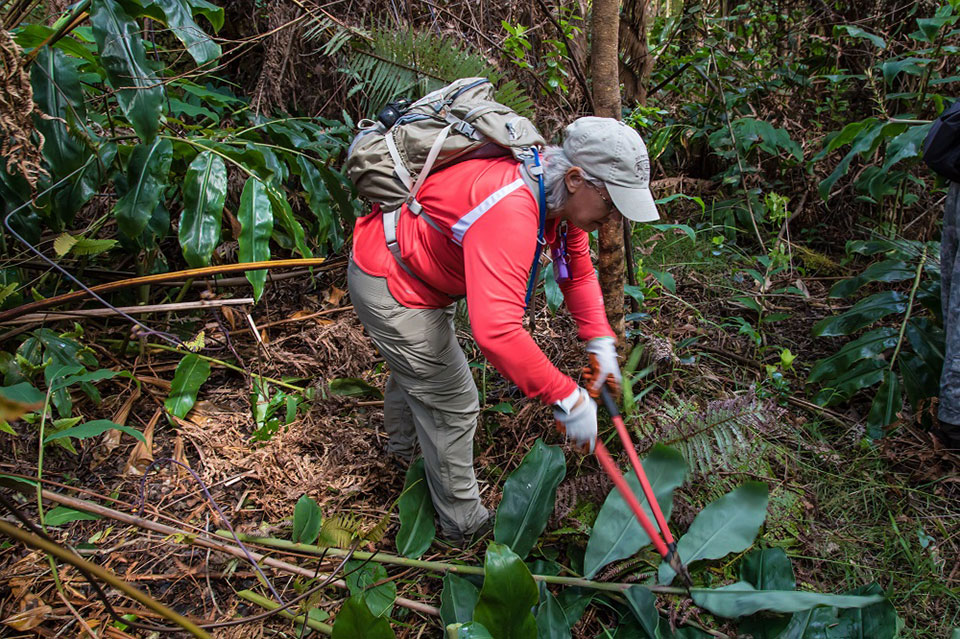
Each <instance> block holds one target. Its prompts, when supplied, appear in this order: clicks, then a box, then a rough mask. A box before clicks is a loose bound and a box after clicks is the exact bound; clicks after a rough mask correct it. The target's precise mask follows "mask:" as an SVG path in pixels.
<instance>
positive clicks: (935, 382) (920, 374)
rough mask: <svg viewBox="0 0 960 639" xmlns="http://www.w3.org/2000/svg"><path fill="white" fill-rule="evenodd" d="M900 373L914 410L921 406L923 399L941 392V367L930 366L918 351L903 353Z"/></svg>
mask: <svg viewBox="0 0 960 639" xmlns="http://www.w3.org/2000/svg"><path fill="white" fill-rule="evenodd" d="M900 375H901V376H902V377H903V390H904V391H905V392H906V393H907V398H908V399H909V400H910V405H911V406H913V408H914V410H916V409H918V408H919V407H920V401H921V400H923V399H926V398H927V397H935V396H937V395H938V394H939V393H940V369H932V368H930V367H929V366H927V364H926V363H925V362H924V361H923V360H922V359H921V358H920V357H919V356H918V355H917V354H916V353H901V355H900Z"/></svg>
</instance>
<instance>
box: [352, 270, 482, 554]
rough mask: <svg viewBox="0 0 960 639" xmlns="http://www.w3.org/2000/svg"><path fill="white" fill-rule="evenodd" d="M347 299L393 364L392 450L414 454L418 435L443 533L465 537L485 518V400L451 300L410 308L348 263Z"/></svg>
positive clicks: (387, 397)
mask: <svg viewBox="0 0 960 639" xmlns="http://www.w3.org/2000/svg"><path fill="white" fill-rule="evenodd" d="M347 281H348V284H349V289H350V300H351V301H352V302H353V306H354V308H355V309H356V311H357V315H358V316H359V317H360V321H361V322H362V323H363V326H364V328H366V329H367V333H368V334H369V335H370V339H371V340H373V343H374V345H375V346H376V347H377V349H378V350H379V351H380V354H381V355H383V357H384V359H385V360H386V361H387V364H388V365H389V366H390V377H389V379H388V380H387V386H386V391H385V393H384V403H383V427H384V430H385V431H386V433H387V451H388V452H390V453H395V454H397V455H400V456H403V457H407V458H412V457H413V454H414V447H415V445H416V443H417V442H419V444H420V450H421V451H422V453H423V458H424V466H425V468H426V475H427V485H428V486H429V488H430V494H431V496H432V497H433V505H434V507H435V508H436V510H437V513H438V515H439V516H440V529H441V534H442V535H443V536H444V537H446V538H448V539H454V540H457V539H462V538H465V537H467V536H468V535H470V534H472V533H473V532H475V531H476V530H477V529H478V528H480V526H482V525H483V524H484V522H485V521H486V520H487V518H488V516H489V515H488V512H487V509H486V508H484V507H483V505H482V504H481V503H480V492H479V489H478V487H477V478H476V475H474V472H473V433H474V431H475V430H476V428H477V415H478V414H479V413H480V401H479V399H478V397H477V386H476V384H474V382H473V376H472V375H471V374H470V368H469V367H468V365H467V358H466V356H465V355H464V354H463V351H462V350H461V349H460V344H459V343H458V342H457V338H456V334H455V332H454V326H453V313H454V306H453V305H451V306H448V307H446V308H436V309H417V308H407V307H405V306H403V305H402V304H400V303H399V302H398V301H397V300H396V299H394V297H393V295H391V294H390V291H389V289H388V288H387V281H386V279H384V278H382V277H373V276H371V275H368V274H366V273H364V272H363V271H362V270H361V269H360V267H358V266H357V265H356V264H355V263H354V262H353V260H352V259H351V260H350V266H349V267H348V268H347Z"/></svg>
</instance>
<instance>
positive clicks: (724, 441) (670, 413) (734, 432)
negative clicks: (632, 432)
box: [652, 391, 784, 475]
mask: <svg viewBox="0 0 960 639" xmlns="http://www.w3.org/2000/svg"><path fill="white" fill-rule="evenodd" d="M783 412H784V411H783V409H782V408H780V407H779V406H777V405H776V404H775V403H773V402H769V401H765V400H761V399H759V398H758V397H757V396H756V394H755V393H754V392H752V391H751V392H750V393H747V394H744V395H741V396H739V397H734V398H729V399H720V400H715V401H712V402H710V403H708V404H707V406H706V408H705V409H703V410H697V409H696V407H695V406H691V405H690V404H686V403H678V404H676V405H673V406H665V407H664V408H663V412H662V414H660V415H658V416H657V418H656V421H657V424H656V427H655V431H654V433H653V435H652V439H653V441H657V442H659V443H663V444H666V445H668V446H674V447H675V448H678V449H679V450H680V452H681V454H682V455H683V457H684V459H686V461H687V464H688V465H689V466H690V468H691V470H692V471H693V472H694V473H697V474H701V475H706V474H709V473H712V472H715V471H717V470H738V469H742V468H743V467H744V466H749V465H750V462H751V461H752V460H753V461H755V460H757V459H759V458H760V457H761V456H762V454H763V452H764V451H765V450H766V448H767V446H768V444H767V442H766V440H765V439H764V437H762V436H760V435H762V434H763V433H764V432H769V431H770V430H771V429H772V427H773V425H774V424H775V423H776V421H777V420H779V419H780V417H781V416H782V415H783Z"/></svg>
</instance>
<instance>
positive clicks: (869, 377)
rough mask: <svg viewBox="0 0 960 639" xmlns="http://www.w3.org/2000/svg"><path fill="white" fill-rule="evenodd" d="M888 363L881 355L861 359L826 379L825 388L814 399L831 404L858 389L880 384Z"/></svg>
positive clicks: (822, 403) (823, 403)
mask: <svg viewBox="0 0 960 639" xmlns="http://www.w3.org/2000/svg"><path fill="white" fill-rule="evenodd" d="M888 365H889V364H888V362H887V361H886V360H884V359H882V358H880V357H876V358H870V359H864V360H861V361H859V362H857V363H856V364H854V365H853V366H851V367H850V368H849V369H847V370H846V371H844V372H842V373H840V374H839V376H838V377H836V378H834V379H830V380H827V381H825V382H824V387H825V388H824V389H823V390H821V391H820V392H819V393H817V394H816V395H815V396H814V398H813V401H815V402H816V403H817V404H819V405H821V406H830V405H831V404H836V403H839V402H841V401H843V400H845V399H848V398H850V397H851V396H852V395H853V394H854V393H856V392H857V391H860V390H862V389H864V388H869V387H870V386H873V385H874V384H879V383H880V382H881V381H882V380H883V375H884V371H886V369H887V366H888Z"/></svg>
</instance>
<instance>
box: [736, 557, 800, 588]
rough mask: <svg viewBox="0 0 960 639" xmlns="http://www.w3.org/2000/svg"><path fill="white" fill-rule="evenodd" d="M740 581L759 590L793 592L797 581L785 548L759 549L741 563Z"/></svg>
mask: <svg viewBox="0 0 960 639" xmlns="http://www.w3.org/2000/svg"><path fill="white" fill-rule="evenodd" d="M740 580H741V581H744V582H746V583H748V584H750V585H751V586H753V587H754V588H756V589H757V590H793V589H794V588H796V587H797V580H796V578H795V577H794V576H793V566H792V565H791V563H790V558H789V557H787V553H785V552H783V548H758V549H756V550H753V551H751V552H750V553H748V554H747V556H746V557H744V558H743V561H742V562H741V563H740Z"/></svg>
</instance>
